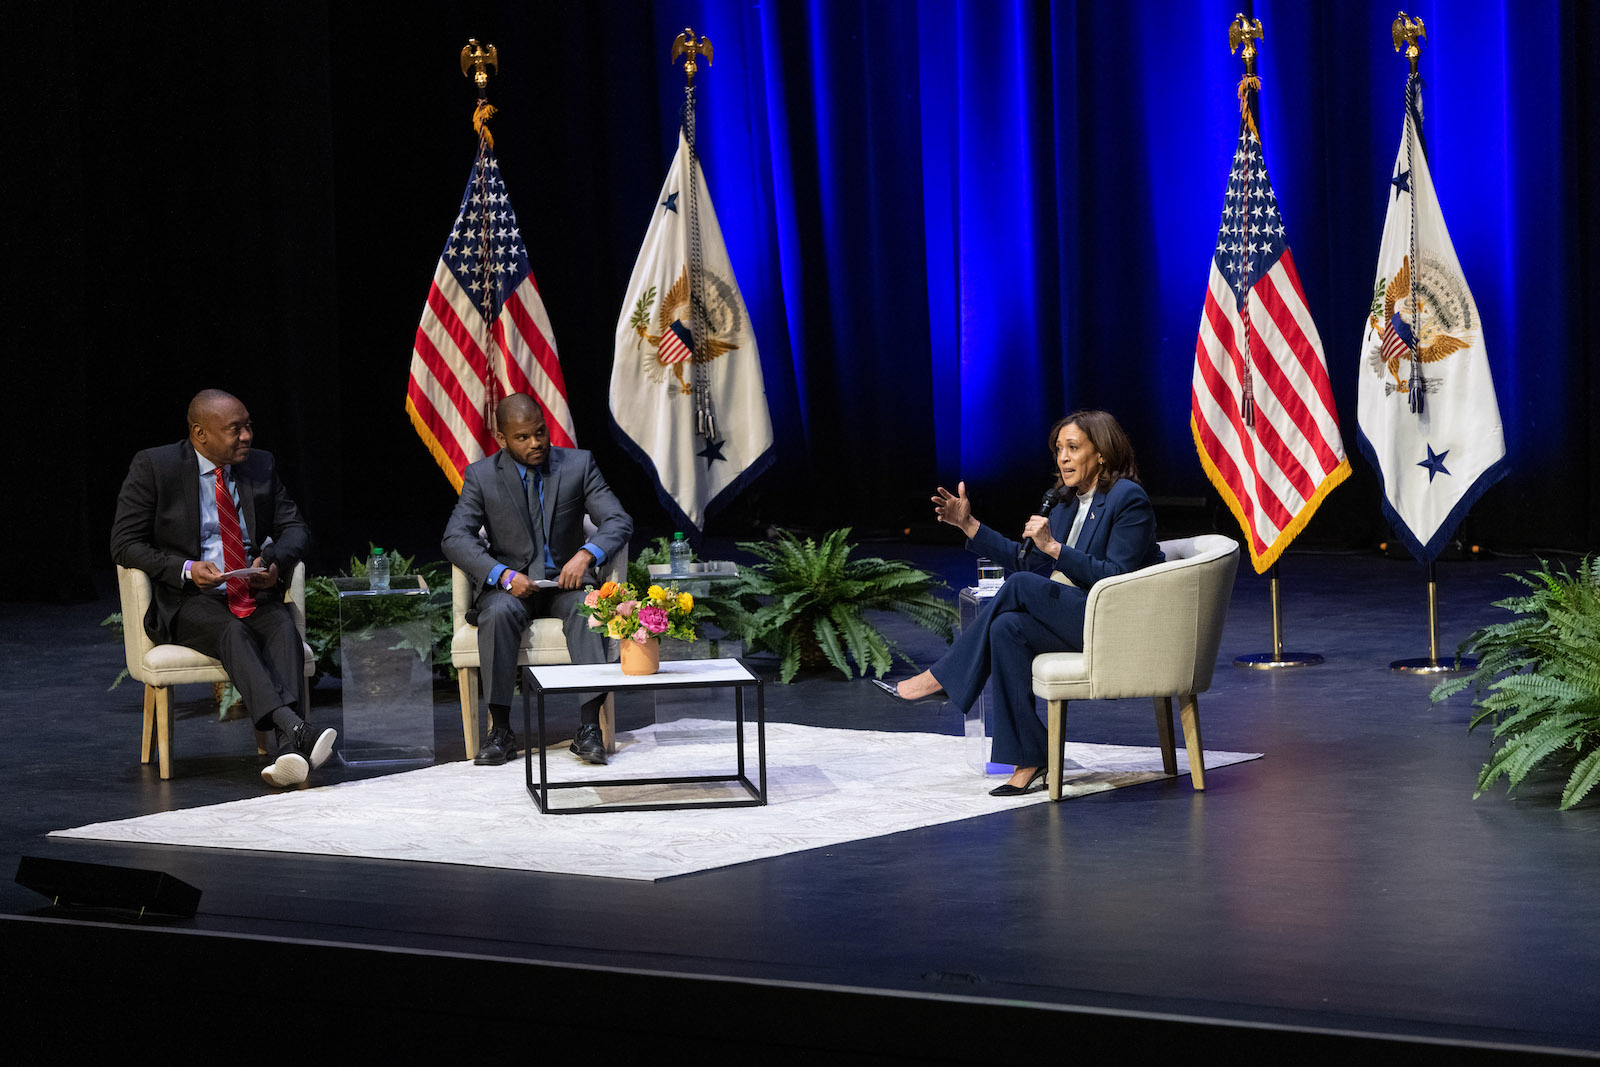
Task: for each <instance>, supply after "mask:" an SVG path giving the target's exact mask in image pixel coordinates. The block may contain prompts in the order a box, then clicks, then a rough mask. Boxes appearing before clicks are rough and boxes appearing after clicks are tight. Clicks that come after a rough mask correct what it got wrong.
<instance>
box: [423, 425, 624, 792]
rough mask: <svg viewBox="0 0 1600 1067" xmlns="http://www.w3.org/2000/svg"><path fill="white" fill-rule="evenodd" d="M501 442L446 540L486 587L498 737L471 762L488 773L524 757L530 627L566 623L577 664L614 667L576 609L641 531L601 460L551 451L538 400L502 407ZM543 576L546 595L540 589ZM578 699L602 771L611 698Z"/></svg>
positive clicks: (474, 472)
mask: <svg viewBox="0 0 1600 1067" xmlns="http://www.w3.org/2000/svg"><path fill="white" fill-rule="evenodd" d="M494 436H495V440H497V441H499V442H500V451H498V452H496V453H495V454H494V455H492V456H488V457H485V458H484V459H480V460H479V461H478V462H476V463H474V464H472V465H470V466H469V467H467V470H466V473H465V475H464V476H463V477H462V481H461V499H460V500H458V501H457V502H456V508H455V511H453V512H452V513H451V515H450V522H449V523H448V525H446V526H445V531H444V542H443V548H444V554H445V558H446V559H448V560H449V561H450V562H451V563H453V564H455V565H456V566H457V567H460V568H461V569H462V570H463V571H464V572H466V574H467V575H468V576H469V577H470V578H471V579H472V581H473V583H474V584H475V585H476V586H477V587H478V589H479V590H480V591H479V593H478V603H477V611H478V658H479V663H480V665H481V669H482V671H483V680H484V688H485V690H486V691H487V694H488V698H489V740H488V743H487V744H485V745H484V746H483V748H481V749H480V750H479V751H478V756H477V759H476V760H474V762H475V763H477V764H479V765H480V766H490V767H493V766H498V765H500V764H502V763H504V762H506V760H508V759H513V758H515V756H516V755H517V735H516V734H515V733H513V732H512V731H511V690H512V688H513V686H514V685H515V683H516V678H517V649H518V647H519V646H520V644H521V643H522V634H523V632H524V631H525V630H526V629H527V628H528V623H529V621H530V620H531V619H534V618H538V617H550V618H558V619H560V620H561V621H562V628H563V629H564V631H565V633H566V637H567V651H568V652H569V653H570V654H571V656H572V662H574V663H604V662H605V659H606V650H605V638H604V637H602V636H601V634H600V631H598V630H592V629H590V628H589V625H588V620H587V619H586V618H585V617H584V616H582V615H580V614H579V613H578V610H577V609H578V605H579V604H580V603H581V602H582V599H583V595H584V593H583V589H584V586H585V585H586V584H598V583H599V575H598V574H597V573H596V570H595V568H596V566H597V565H599V564H602V563H604V562H605V561H606V560H607V559H608V558H610V556H611V554H612V553H614V552H618V551H620V550H622V549H623V548H624V547H625V546H626V545H627V543H628V538H629V536H630V535H632V533H633V520H632V519H631V518H629V517H628V513H627V512H626V511H624V510H623V509H622V504H621V503H620V502H619V501H618V500H617V497H616V494H614V493H613V492H612V491H611V489H610V487H609V486H607V485H606V480H605V479H604V478H603V477H601V476H600V469H599V468H598V467H596V466H595V462H594V456H593V455H591V454H590V453H588V452H584V451H581V450H579V449H576V448H552V447H551V445H550V432H549V430H548V429H546V427H545V422H544V413H543V412H542V411H540V409H539V405H538V402H537V401H535V400H534V399H533V398H532V397H530V396H526V395H524V394H521V393H514V394H512V395H511V396H508V397H506V398H505V399H504V400H502V401H500V404H499V406H498V408H497V410H496V412H495V434H494ZM585 514H587V515H588V516H589V518H590V519H591V520H592V521H593V522H594V524H595V527H596V529H595V532H594V535H593V536H592V537H587V536H586V535H585V533H584V529H583V517H584V515H585ZM480 530H481V531H482V533H481V534H480V532H479V531H480ZM541 580H544V581H545V582H546V585H545V587H544V588H540V586H539V585H538V584H537V583H538V582H539V581H541ZM552 582H553V583H554V585H553V586H551V585H550V584H549V583H552ZM581 699H582V703H581V705H580V708H579V726H578V736H577V739H576V740H575V741H573V743H572V751H573V752H574V753H576V754H577V755H578V756H579V757H580V758H582V759H584V760H587V761H588V762H590V763H604V762H605V761H606V749H605V741H604V739H603V738H602V736H601V732H600V707H601V705H602V704H603V703H604V701H605V694H604V693H594V694H589V693H585V694H583V695H582V698H581Z"/></svg>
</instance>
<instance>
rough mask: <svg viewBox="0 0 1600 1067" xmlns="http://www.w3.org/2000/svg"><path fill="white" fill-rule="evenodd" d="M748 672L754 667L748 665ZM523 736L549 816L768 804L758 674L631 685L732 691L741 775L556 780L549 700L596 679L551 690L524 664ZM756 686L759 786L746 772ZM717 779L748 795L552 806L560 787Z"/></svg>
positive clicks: (537, 797) (646, 689) (539, 801)
mask: <svg viewBox="0 0 1600 1067" xmlns="http://www.w3.org/2000/svg"><path fill="white" fill-rule="evenodd" d="M746 670H747V671H748V670H749V668H746ZM522 671H523V674H522V736H523V737H525V738H527V739H528V740H529V741H530V742H536V743H530V744H529V745H528V746H527V747H526V748H525V749H524V751H523V766H524V768H525V777H526V781H527V786H528V795H529V796H531V797H533V802H534V804H535V805H536V806H537V807H538V809H539V811H540V813H541V814H544V815H580V814H588V813H590V812H602V811H682V810H685V809H689V808H754V807H764V806H766V803H767V701H766V690H765V689H764V687H763V685H762V682H761V679H760V678H756V677H752V678H750V679H749V680H748V681H744V680H740V679H728V680H724V681H710V682H696V683H693V684H686V683H683V682H663V683H660V684H639V683H634V684H631V685H629V686H628V687H627V691H628V692H639V693H653V692H656V691H658V690H663V689H732V690H733V707H734V734H735V743H736V745H737V746H738V750H739V769H738V772H737V773H735V774H699V775H687V776H682V777H676V778H590V779H585V780H584V781H581V782H552V781H550V774H549V769H548V766H547V763H546V756H545V730H544V698H545V694H546V693H547V692H549V693H571V692H588V691H592V690H593V689H594V683H593V682H587V683H585V684H584V685H581V686H576V685H575V686H561V687H558V688H552V689H548V690H547V689H545V687H544V686H542V685H540V684H539V679H538V678H537V677H535V676H534V673H533V668H532V667H530V666H524V667H523V668H522ZM750 686H755V689H756V769H757V774H758V776H759V778H760V780H761V784H760V785H759V786H757V785H756V784H755V783H754V782H751V781H750V778H749V777H748V776H747V775H746V774H745V765H744V763H745V761H744V691H745V690H746V689H748V688H749V687H750ZM534 691H537V692H538V694H539V698H538V705H539V730H538V733H534V732H533V724H532V721H531V719H532V715H533V703H534V700H533V693H534ZM535 748H537V749H538V752H539V782H538V784H537V786H536V785H535V784H534V781H533V753H534V750H535ZM696 782H700V783H711V782H738V783H739V784H740V785H741V786H743V787H744V790H745V792H746V793H748V794H749V797H748V798H740V799H737V800H695V801H688V802H685V803H679V804H590V805H587V806H584V807H578V808H556V807H552V806H551V805H550V803H549V802H550V799H551V796H550V794H551V792H552V791H553V790H556V789H588V788H594V787H609V786H628V785H685V784H693V783H696Z"/></svg>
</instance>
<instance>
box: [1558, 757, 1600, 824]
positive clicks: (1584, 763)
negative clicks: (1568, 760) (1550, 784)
mask: <svg viewBox="0 0 1600 1067" xmlns="http://www.w3.org/2000/svg"><path fill="white" fill-rule="evenodd" d="M1597 782H1600V748H1596V749H1594V750H1593V751H1591V752H1590V753H1589V754H1588V755H1587V756H1585V757H1584V758H1583V759H1581V760H1579V761H1578V765H1577V766H1576V767H1574V768H1572V777H1570V778H1568V779H1567V787H1566V788H1565V789H1563V790H1562V791H1561V810H1562V811H1566V810H1567V809H1568V808H1570V807H1572V805H1574V804H1576V803H1578V801H1580V800H1582V799H1583V798H1584V797H1586V796H1588V795H1589V790H1591V789H1593V788H1594V787H1595V783H1597Z"/></svg>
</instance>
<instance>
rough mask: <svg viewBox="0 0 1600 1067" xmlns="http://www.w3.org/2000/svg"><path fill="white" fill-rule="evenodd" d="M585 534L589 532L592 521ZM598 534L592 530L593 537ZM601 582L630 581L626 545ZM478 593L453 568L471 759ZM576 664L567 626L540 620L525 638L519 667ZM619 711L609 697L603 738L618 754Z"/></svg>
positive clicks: (456, 662) (455, 662)
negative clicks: (472, 612) (473, 619)
mask: <svg viewBox="0 0 1600 1067" xmlns="http://www.w3.org/2000/svg"><path fill="white" fill-rule="evenodd" d="M585 528H586V529H588V526H587V521H586V525H585ZM593 532H594V531H593V530H592V529H589V533H591V534H592V533H593ZM600 580H601V581H602V582H625V581H627V580H628V548H627V546H626V545H624V546H623V547H622V548H620V549H618V550H617V551H616V552H614V553H612V554H611V556H610V558H608V559H607V560H606V562H605V565H604V566H602V567H601V568H600ZM477 592H478V591H477V590H476V589H475V588H474V587H473V583H472V579H471V578H469V577H467V574H466V572H465V571H463V570H462V569H461V568H460V567H451V568H450V602H451V610H452V614H453V616H454V620H455V634H454V636H453V637H452V638H451V639H450V665H451V666H452V667H454V668H455V669H456V672H457V681H458V682H459V683H460V685H461V732H462V734H463V735H465V738H466V742H467V759H472V758H473V757H474V756H476V755H477V754H478V722H479V720H478V667H479V663H478V628H477V627H476V626H474V625H473V624H472V623H470V622H468V621H467V611H468V610H469V609H470V608H471V607H472V605H473V604H474V603H475V602H476V600H477ZM571 662H572V658H571V657H570V656H568V655H567V638H566V635H565V634H564V633H563V632H562V630H561V620H560V619H534V620H533V622H532V623H531V624H529V626H528V630H527V632H526V633H524V634H523V635H522V645H521V647H520V648H519V649H518V650H517V666H519V667H524V666H544V665H547V664H552V663H571ZM615 710H616V709H615V707H614V704H613V701H612V698H611V696H610V695H609V694H607V696H606V703H605V708H604V709H603V710H602V711H601V712H600V732H601V734H602V735H604V737H605V742H606V751H607V752H615V751H616V750H617V742H616V716H615ZM524 740H526V739H524Z"/></svg>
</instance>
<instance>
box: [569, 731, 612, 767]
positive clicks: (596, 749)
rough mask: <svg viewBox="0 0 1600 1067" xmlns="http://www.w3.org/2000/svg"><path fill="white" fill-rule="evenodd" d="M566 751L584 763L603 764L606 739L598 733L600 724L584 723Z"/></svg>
mask: <svg viewBox="0 0 1600 1067" xmlns="http://www.w3.org/2000/svg"><path fill="white" fill-rule="evenodd" d="M567 751H568V752H571V753H572V754H573V755H575V756H577V757H578V758H579V759H581V760H583V762H585V763H599V764H604V763H605V761H606V739H605V735H604V734H602V733H601V732H600V724H599V723H597V722H586V723H584V724H583V725H582V726H580V727H578V736H577V737H575V738H574V739H573V741H572V744H571V745H569V746H568V747H567Z"/></svg>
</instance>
